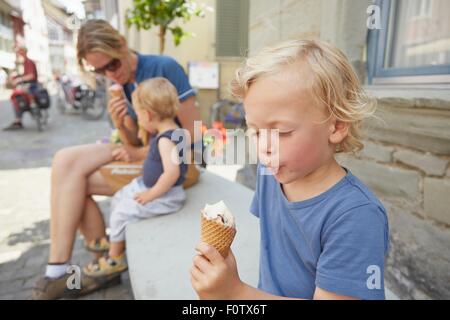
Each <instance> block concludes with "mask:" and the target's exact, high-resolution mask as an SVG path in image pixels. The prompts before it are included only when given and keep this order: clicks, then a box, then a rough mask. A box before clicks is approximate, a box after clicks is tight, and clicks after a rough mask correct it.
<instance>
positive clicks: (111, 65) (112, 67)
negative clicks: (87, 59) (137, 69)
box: [93, 58, 122, 75]
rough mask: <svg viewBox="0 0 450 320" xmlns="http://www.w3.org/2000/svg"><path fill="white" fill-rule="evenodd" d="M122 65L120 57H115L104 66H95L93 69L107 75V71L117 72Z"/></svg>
mask: <svg viewBox="0 0 450 320" xmlns="http://www.w3.org/2000/svg"><path fill="white" fill-rule="evenodd" d="M121 66H122V62H121V61H120V59H117V58H114V59H111V61H109V62H108V63H107V64H105V65H104V66H103V67H101V68H95V69H94V70H93V71H94V72H95V73H98V74H101V75H105V73H106V71H109V72H115V71H117V69H119V68H120V67H121Z"/></svg>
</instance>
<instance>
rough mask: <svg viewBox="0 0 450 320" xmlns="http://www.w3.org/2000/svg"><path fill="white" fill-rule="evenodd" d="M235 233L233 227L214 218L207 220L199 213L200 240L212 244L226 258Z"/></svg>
mask: <svg viewBox="0 0 450 320" xmlns="http://www.w3.org/2000/svg"><path fill="white" fill-rule="evenodd" d="M235 234H236V228H235V227H229V226H226V225H224V224H222V223H220V222H218V221H216V220H208V219H206V218H205V217H204V214H203V212H202V213H201V240H202V241H203V242H206V243H207V244H209V245H211V246H213V247H214V248H216V249H217V251H219V252H220V254H221V255H222V257H224V258H226V257H227V255H228V252H229V251H230V246H231V243H232V242H233V239H234V236H235Z"/></svg>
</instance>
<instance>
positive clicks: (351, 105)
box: [231, 40, 375, 152]
mask: <svg viewBox="0 0 450 320" xmlns="http://www.w3.org/2000/svg"><path fill="white" fill-rule="evenodd" d="M299 62H306V63H307V64H308V65H309V67H310V68H311V70H312V75H311V76H312V81H311V89H312V90H313V91H312V93H313V96H315V97H316V98H318V100H319V102H320V103H321V104H323V105H325V106H326V107H327V109H328V111H329V113H330V117H332V116H334V117H335V118H336V119H338V120H340V121H343V122H345V123H348V125H349V129H348V135H347V137H346V138H345V139H344V140H343V141H342V142H341V143H340V145H339V146H338V148H337V149H336V152H351V151H357V150H360V149H362V148H363V144H362V143H361V138H362V137H361V136H362V134H361V123H362V120H363V119H364V118H367V117H369V116H371V115H373V113H374V111H375V103H374V102H373V100H372V99H370V98H369V97H368V96H367V95H366V93H365V92H364V90H363V88H362V86H361V84H360V82H359V80H358V77H357V76H356V74H355V72H354V70H353V68H352V67H351V65H350V63H349V62H348V60H347V57H346V56H345V55H344V53H342V51H340V50H339V49H337V48H335V47H333V46H331V45H329V44H327V43H325V42H322V41H319V40H291V41H287V42H284V43H282V44H279V45H277V46H275V47H269V48H266V49H264V50H262V51H261V52H260V53H259V54H257V55H256V56H254V57H251V58H248V59H247V60H246V61H245V63H244V65H243V66H242V67H241V68H239V69H238V70H237V71H236V76H235V78H234V79H233V80H232V81H231V94H232V95H233V96H235V97H237V98H240V99H243V98H244V97H245V96H246V94H247V92H248V90H249V88H250V86H251V85H252V84H253V83H254V82H255V81H256V80H258V79H259V78H261V77H263V76H267V75H270V74H277V73H279V72H281V71H283V70H295V68H296V67H297V68H301V65H300V63H299ZM286 68H288V69H286ZM299 72H300V70H299Z"/></svg>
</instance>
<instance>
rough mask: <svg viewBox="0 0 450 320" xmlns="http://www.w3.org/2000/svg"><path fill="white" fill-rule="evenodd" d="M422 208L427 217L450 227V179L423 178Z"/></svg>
mask: <svg viewBox="0 0 450 320" xmlns="http://www.w3.org/2000/svg"><path fill="white" fill-rule="evenodd" d="M424 208H425V213H426V215H427V217H429V218H432V219H434V220H436V221H438V222H441V223H445V224H447V225H449V226H450V179H438V178H425V183H424Z"/></svg>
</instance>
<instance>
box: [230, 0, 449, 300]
mask: <svg viewBox="0 0 450 320" xmlns="http://www.w3.org/2000/svg"><path fill="white" fill-rule="evenodd" d="M370 4H372V1H370V0H333V1H329V0H250V22H249V29H250V34H249V51H250V55H251V54H254V53H256V52H258V51H259V50H260V49H261V48H262V47H265V46H268V45H274V44H276V43H278V42H281V41H285V40H288V39H293V38H318V39H321V40H325V41H327V42H329V43H332V44H334V45H335V46H337V47H338V48H340V49H341V50H342V51H343V52H344V53H345V54H346V55H347V56H348V58H349V60H350V62H351V63H352V64H353V66H354V68H355V70H356V72H357V74H358V76H359V78H360V79H361V80H362V82H364V79H366V56H365V49H366V36H367V28H366V21H367V13H366V9H367V7H368V6H369V5H370ZM429 87H430V86H428V88H427V89H423V87H420V86H403V87H402V86H399V85H396V86H390V87H373V86H370V87H368V91H369V92H370V93H371V94H372V95H373V96H375V97H376V98H377V100H378V104H379V108H378V111H377V114H376V116H377V118H375V119H372V120H370V121H368V122H367V123H366V125H367V138H366V141H365V149H364V150H363V151H362V152H360V153H358V154H355V155H347V156H340V157H339V161H340V162H341V163H342V164H343V165H345V166H347V167H348V168H349V169H351V170H352V171H353V172H354V173H355V174H356V175H357V176H358V177H359V178H361V179H362V180H363V181H364V182H365V183H366V184H367V185H368V186H369V187H370V188H371V189H373V190H374V191H375V193H376V194H377V195H378V196H379V197H380V198H381V199H382V201H383V203H384V204H385V206H386V208H387V210H388V215H389V223H390V229H391V230H390V231H391V251H390V254H389V259H388V262H387V270H386V280H387V282H388V283H389V286H390V289H392V290H393V291H394V292H395V293H396V294H397V295H398V296H399V297H400V298H404V299H422V298H425V299H428V298H430V299H443V298H447V299H449V298H450V228H449V226H450V169H449V162H450V94H449V90H448V87H447V88H445V87H444V86H440V85H433V86H431V88H432V89H430V88H429ZM237 180H238V181H239V182H241V183H243V184H245V185H247V186H249V187H253V182H254V167H246V168H245V169H243V170H242V171H241V172H240V173H239V174H238V177H237Z"/></svg>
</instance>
